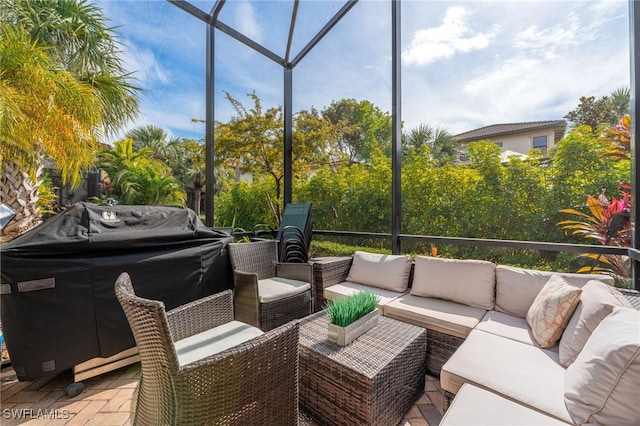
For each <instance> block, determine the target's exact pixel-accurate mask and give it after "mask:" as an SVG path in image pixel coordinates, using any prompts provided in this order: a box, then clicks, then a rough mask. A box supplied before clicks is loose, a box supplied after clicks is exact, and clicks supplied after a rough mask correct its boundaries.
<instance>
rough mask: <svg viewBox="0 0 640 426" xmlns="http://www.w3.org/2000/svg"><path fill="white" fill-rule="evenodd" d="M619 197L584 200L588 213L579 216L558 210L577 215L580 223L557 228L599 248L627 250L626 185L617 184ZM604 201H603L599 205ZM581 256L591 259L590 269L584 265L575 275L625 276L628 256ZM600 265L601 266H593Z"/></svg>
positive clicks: (628, 243) (576, 214)
mask: <svg viewBox="0 0 640 426" xmlns="http://www.w3.org/2000/svg"><path fill="white" fill-rule="evenodd" d="M620 187H621V190H620V198H615V197H612V198H611V200H610V201H609V200H606V199H604V200H602V201H601V200H599V199H597V198H595V197H591V196H589V197H587V207H588V208H589V213H583V212H581V211H578V210H575V209H562V210H560V212H562V213H567V214H571V215H574V216H578V217H579V218H580V220H564V221H562V222H559V223H558V225H560V226H562V228H563V229H572V230H573V234H574V235H582V236H583V237H584V238H587V239H591V240H595V241H597V242H598V243H600V244H602V245H611V246H619V247H629V246H630V245H631V244H630V243H631V232H630V230H631V222H630V218H629V212H630V211H631V205H630V195H629V192H628V191H629V186H628V185H620ZM603 201H605V202H603ZM580 256H581V257H587V258H590V259H593V260H594V263H593V265H592V266H584V267H582V268H580V269H579V270H578V272H587V273H591V272H596V273H603V274H612V275H617V276H619V277H622V278H628V277H629V258H628V256H621V255H613V254H593V253H584V254H581V255H580ZM598 262H602V263H604V264H605V266H596V264H597V263H598Z"/></svg>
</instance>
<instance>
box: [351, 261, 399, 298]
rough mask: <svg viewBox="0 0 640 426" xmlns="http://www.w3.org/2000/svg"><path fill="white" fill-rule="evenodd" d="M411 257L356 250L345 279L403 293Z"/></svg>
mask: <svg viewBox="0 0 640 426" xmlns="http://www.w3.org/2000/svg"><path fill="white" fill-rule="evenodd" d="M410 274H411V258H410V257H409V256H404V255H391V254H378V253H367V252H365V251H356V252H355V253H354V254H353V263H351V268H350V269H349V275H348V276H347V281H350V282H352V283H356V284H363V285H368V286H371V287H377V288H383V289H385V290H390V291H395V292H398V293H404V292H406V291H407V287H408V286H409V275H410Z"/></svg>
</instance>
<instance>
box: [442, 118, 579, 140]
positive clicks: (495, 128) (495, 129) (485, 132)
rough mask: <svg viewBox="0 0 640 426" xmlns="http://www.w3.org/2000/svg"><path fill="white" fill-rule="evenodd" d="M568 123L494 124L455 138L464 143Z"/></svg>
mask: <svg viewBox="0 0 640 426" xmlns="http://www.w3.org/2000/svg"><path fill="white" fill-rule="evenodd" d="M566 125H567V122H566V121H564V120H549V121H530V122H527V123H505V124H492V125H490V126H485V127H481V128H479V129H475V130H470V131H468V132H464V133H459V134H457V135H455V136H454V137H455V138H456V139H457V140H459V141H462V142H465V141H472V140H478V139H485V138H491V137H493V136H500V135H507V134H510V133H518V132H524V131H529V130H536V129H546V128H549V127H566Z"/></svg>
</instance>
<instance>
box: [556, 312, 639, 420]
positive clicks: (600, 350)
mask: <svg viewBox="0 0 640 426" xmlns="http://www.w3.org/2000/svg"><path fill="white" fill-rule="evenodd" d="M639 388H640V311H637V310H635V309H631V308H625V307H619V306H617V307H615V308H613V312H612V313H611V314H610V315H609V316H608V317H606V318H605V319H604V320H602V322H600V324H599V325H598V326H597V327H596V329H595V330H594V331H593V333H592V334H591V336H590V337H589V339H588V340H587V343H586V344H585V345H584V348H583V349H582V352H580V354H579V355H578V357H577V358H576V360H575V362H574V363H573V364H571V365H570V366H569V368H567V371H566V372H565V380H564V402H565V405H566V407H567V410H568V411H569V414H570V415H571V418H572V419H573V421H574V422H575V423H576V424H599V425H638V424H640V404H638V389H639Z"/></svg>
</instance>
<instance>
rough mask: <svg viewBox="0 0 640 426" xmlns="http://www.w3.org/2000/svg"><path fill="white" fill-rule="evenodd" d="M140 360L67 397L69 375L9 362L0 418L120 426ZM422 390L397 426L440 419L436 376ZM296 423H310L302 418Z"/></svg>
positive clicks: (129, 410) (130, 404)
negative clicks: (40, 377)
mask: <svg viewBox="0 0 640 426" xmlns="http://www.w3.org/2000/svg"><path fill="white" fill-rule="evenodd" d="M139 379H140V365H139V364H133V365H130V366H128V367H123V368H121V369H119V370H115V371H112V372H109V373H105V374H103V375H101V376H98V377H94V378H91V379H87V380H85V381H84V382H83V384H84V385H85V389H84V391H83V392H82V393H81V394H80V395H78V396H76V397H75V398H70V397H68V396H67V395H66V394H65V389H66V388H67V386H69V385H70V384H71V383H73V379H72V377H71V374H69V375H68V376H67V377H64V375H61V376H59V377H57V378H56V379H54V380H52V381H51V382H49V383H47V384H44V385H43V384H42V383H37V382H19V381H18V380H17V379H16V375H15V373H14V371H13V369H12V368H11V366H10V365H5V366H3V367H2V370H1V372H0V380H1V387H0V424H2V425H3V426H4V425H6V426H9V425H47V426H49V425H77V426H82V425H100V426H122V425H130V424H132V422H133V411H134V410H135V392H136V386H137V385H138V380H139ZM425 380H426V383H425V393H424V394H423V395H422V396H421V397H420V399H418V401H416V403H415V404H414V405H413V406H412V407H411V409H410V410H409V411H408V412H407V414H406V415H405V417H404V419H403V420H402V422H400V425H401V426H436V425H438V424H439V423H440V420H441V419H442V412H443V411H442V410H443V393H442V390H441V389H440V382H439V380H438V379H437V378H435V377H431V376H426V377H425ZM300 425H310V426H311V425H315V424H314V423H313V422H310V421H305V420H301V421H300Z"/></svg>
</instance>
